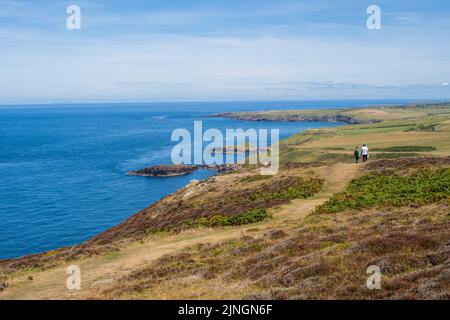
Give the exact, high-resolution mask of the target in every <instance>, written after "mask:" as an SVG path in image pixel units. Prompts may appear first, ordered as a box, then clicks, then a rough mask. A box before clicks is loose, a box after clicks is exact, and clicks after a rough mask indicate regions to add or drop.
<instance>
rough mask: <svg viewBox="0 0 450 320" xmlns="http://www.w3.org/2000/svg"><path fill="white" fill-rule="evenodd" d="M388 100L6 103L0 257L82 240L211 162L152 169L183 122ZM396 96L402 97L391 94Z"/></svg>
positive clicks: (284, 126)
mask: <svg viewBox="0 0 450 320" xmlns="http://www.w3.org/2000/svg"><path fill="white" fill-rule="evenodd" d="M376 103H388V102H386V101H383V102H377V101H347V102H345V101H311V102H307V101H305V102H229V103H225V102H221V103H207V102H202V103H148V104H145V103H139V104H82V105H67V104H63V105H35V106H33V105H27V106H3V107H1V106H0V259H2V258H13V257H18V256H22V255H26V254H32V253H38V252H42V251H46V250H51V249H55V248H58V247H61V246H68V245H74V244H77V243H80V242H82V241H84V240H87V239H89V238H90V237H92V236H94V235H96V234H98V233H100V232H102V231H104V230H106V229H108V228H110V227H112V226H115V225H117V224H118V223H120V222H122V221H123V220H124V219H126V218H128V217H130V216H131V215H133V214H134V213H136V212H138V211H140V210H141V209H144V208H145V207H147V206H149V205H150V204H152V203H153V202H155V201H157V200H159V199H161V198H162V197H164V196H166V195H168V194H170V193H172V192H174V191H176V190H177V189H178V188H180V187H183V186H184V185H186V184H187V183H189V181H190V180H192V179H204V178H207V177H208V176H209V175H211V174H213V172H211V171H206V170H203V171H197V172H195V173H193V174H190V175H186V176H180V177H170V178H150V177H136V176H129V175H127V174H126V173H127V172H128V171H130V170H134V169H140V168H143V167H145V166H149V165H154V164H169V163H171V160H170V152H171V150H172V148H173V146H174V145H175V144H176V143H175V142H171V139H170V138H171V133H172V131H173V130H174V129H177V128H186V129H189V130H191V131H192V129H193V123H194V121H195V120H202V121H203V127H204V129H207V128H219V129H223V130H225V129H227V128H228V129H235V128H243V129H247V128H256V129H257V128H268V129H270V128H279V129H280V137H281V138H285V137H288V136H290V135H292V134H294V133H296V132H299V131H302V130H305V129H309V128H316V127H325V126H333V125H335V124H332V123H286V122H267V123H264V122H246V121H236V120H230V119H220V118H210V117H208V115H209V114H212V113H218V112H229V111H247V110H266V109H299V108H329V107H354V106H361V105H367V104H376ZM392 103H397V101H392Z"/></svg>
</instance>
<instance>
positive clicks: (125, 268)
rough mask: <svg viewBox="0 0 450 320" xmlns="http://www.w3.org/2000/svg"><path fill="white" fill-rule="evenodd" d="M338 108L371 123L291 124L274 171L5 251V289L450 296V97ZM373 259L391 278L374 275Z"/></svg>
mask: <svg viewBox="0 0 450 320" xmlns="http://www.w3.org/2000/svg"><path fill="white" fill-rule="evenodd" d="M374 110H375V111H374ZM301 112H303V111H301ZM308 112H314V111H308ZM322 112H326V111H323V110H320V111H317V113H318V114H319V113H322ZM333 112H336V111H333ZM338 112H345V115H346V116H349V117H350V116H351V117H353V118H355V119H356V118H357V119H359V120H358V121H362V120H363V118H364V117H366V118H365V120H364V121H365V122H370V123H365V124H353V125H346V126H339V127H335V128H326V129H315V130H309V131H307V132H305V133H301V134H297V135H294V136H292V137H290V138H288V139H287V140H285V141H283V142H282V144H281V148H280V154H281V160H282V165H281V169H280V171H279V173H278V174H277V175H275V176H261V175H259V170H258V168H254V167H245V168H243V169H241V170H239V171H238V172H233V173H226V174H221V175H217V176H215V177H212V178H210V179H207V180H205V181H202V182H199V183H192V184H190V185H188V186H186V187H185V188H183V189H181V190H179V191H178V192H176V193H174V194H172V195H170V196H168V197H166V198H164V199H162V200H161V201H159V202H157V203H155V204H153V205H152V206H150V207H148V208H146V209H145V210H143V211H141V212H140V213H138V214H136V215H135V216H133V217H131V218H129V219H127V220H126V221H125V222H124V223H122V224H120V225H118V226H117V227H115V228H112V229H110V230H108V231H106V232H104V233H102V234H100V235H98V236H97V237H95V238H93V239H91V240H89V241H87V242H85V243H83V244H80V245H78V246H74V247H71V248H62V249H58V250H54V251H50V252H47V253H44V254H40V255H34V256H29V257H24V258H21V259H15V260H8V261H0V298H15V299H20V298H50V299H53V298H55V299H57V298H59V299H60V298H79V299H82V298H106V299H109V298H164V299H165V298H190V299H202V298H217V299H228V298H236V299H240V298H269V299H286V298H296V299H303V298H320V299H322V298H323V299H329V298H342V299H373V298H390V299H391V298H393V299H398V298H407V299H408V298H411V299H448V298H450V285H449V284H450V278H449V275H450V246H449V241H450V216H449V212H450V210H449V206H450V203H449V199H450V190H449V184H450V182H449V176H450V171H449V170H450V169H449V168H450V143H449V141H450V107H448V106H447V107H445V106H443V105H438V106H426V107H425V106H414V107H411V106H409V107H396V108H382V107H377V108H370V109H358V110H344V111H338ZM363 143H366V144H368V146H369V148H370V150H371V156H370V159H369V162H368V163H366V164H361V163H360V164H354V163H353V158H352V156H353V149H354V148H355V146H361V144H363ZM69 264H76V265H79V266H80V268H81V270H82V272H83V275H84V276H83V283H82V288H83V289H82V290H81V291H79V292H75V293H74V292H70V291H68V290H67V289H66V288H65V281H66V278H67V274H66V270H65V268H66V267H67V266H68V265H69ZM374 264H375V265H378V266H379V267H380V268H381V272H382V275H383V278H382V279H383V280H382V290H375V291H372V290H368V289H367V288H366V286H365V283H366V282H365V281H366V279H367V273H366V269H367V267H368V266H370V265H374ZM180 289H181V290H180Z"/></svg>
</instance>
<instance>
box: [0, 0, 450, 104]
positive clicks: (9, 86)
mask: <svg viewBox="0 0 450 320" xmlns="http://www.w3.org/2000/svg"><path fill="white" fill-rule="evenodd" d="M69 5H78V6H79V8H80V9H81V29H79V30H69V29H68V28H67V26H66V20H67V19H68V17H69V14H67V12H66V9H67V7H68V6H69ZM370 5H378V6H379V7H380V9H381V29H379V30H369V29H368V28H367V25H366V20H367V18H368V17H369V14H367V12H366V10H367V8H368V6H370ZM449 83H450V1H448V0H427V1H425V0H420V1H419V0H369V1H366V0H343V1H335V0H306V1H301V0H295V1H294V0H287V1H285V0H246V1H242V0H221V1H218V0H147V1H144V0H127V1H124V0H122V1H118V0H91V1H87V0H83V1H59V0H29V1H22V0H0V104H22V103H23V104H26V103H65V102H67V103H73V102H151V101H226V100H326V99H397V98H398V99H449V100H450V86H449Z"/></svg>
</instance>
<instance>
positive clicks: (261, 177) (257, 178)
mask: <svg viewBox="0 0 450 320" xmlns="http://www.w3.org/2000/svg"><path fill="white" fill-rule="evenodd" d="M272 177H273V176H271V175H261V174H259V175H255V176H248V177H243V178H242V179H241V180H240V181H241V182H254V181H260V180H266V179H270V178H272Z"/></svg>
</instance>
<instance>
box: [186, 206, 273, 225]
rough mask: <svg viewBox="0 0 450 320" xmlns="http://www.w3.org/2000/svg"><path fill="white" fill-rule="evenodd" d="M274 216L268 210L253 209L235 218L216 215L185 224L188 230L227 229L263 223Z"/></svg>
mask: <svg viewBox="0 0 450 320" xmlns="http://www.w3.org/2000/svg"><path fill="white" fill-rule="evenodd" d="M271 217H272V216H271V215H270V214H269V213H268V212H267V210H266V209H253V210H250V211H247V212H245V213H241V214H238V215H234V216H222V215H214V216H212V217H210V218H200V219H198V220H196V221H192V220H191V221H188V222H186V223H185V227H187V228H196V227H200V226H203V227H226V226H241V225H245V224H250V223H256V222H261V221H264V220H267V219H269V218H271Z"/></svg>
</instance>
